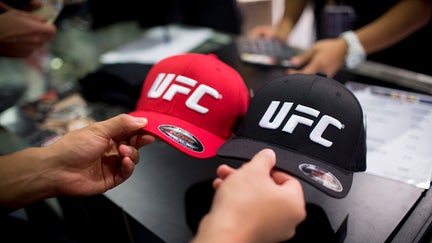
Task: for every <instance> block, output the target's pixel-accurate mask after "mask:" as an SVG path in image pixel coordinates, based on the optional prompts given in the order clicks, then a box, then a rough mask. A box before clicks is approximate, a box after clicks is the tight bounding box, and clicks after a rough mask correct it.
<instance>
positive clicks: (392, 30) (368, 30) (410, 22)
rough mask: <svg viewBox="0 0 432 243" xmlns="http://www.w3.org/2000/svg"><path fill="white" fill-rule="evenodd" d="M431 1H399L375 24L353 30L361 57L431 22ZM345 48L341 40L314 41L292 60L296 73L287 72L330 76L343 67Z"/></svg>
mask: <svg viewBox="0 0 432 243" xmlns="http://www.w3.org/2000/svg"><path fill="white" fill-rule="evenodd" d="M431 15H432V1H430V0H402V1H400V2H398V3H397V4H396V5H394V6H393V7H392V8H390V9H389V10H388V11H387V12H385V13H384V14H383V15H381V16H380V17H379V18H377V19H376V20H375V21H373V22H371V23H369V24H367V25H365V26H363V27H362V28H360V29H358V30H356V31H355V33H356V35H357V37H358V39H359V41H360V43H361V44H362V46H363V48H364V50H365V54H366V55H369V54H372V53H375V52H378V51H381V50H383V49H386V48H388V47H390V46H392V45H394V44H396V43H398V42H399V41H401V40H402V39H404V38H406V37H408V36H410V35H411V34H412V33H414V32H415V31H417V30H419V29H420V28H421V27H423V26H425V25H426V24H427V23H428V22H429V21H430V19H431ZM347 50H348V45H347V43H346V42H345V40H344V39H343V38H341V37H338V38H334V39H323V40H320V41H317V42H316V43H315V44H314V45H313V46H312V47H311V48H309V49H308V50H306V51H305V52H303V53H300V54H299V55H297V56H295V57H293V58H292V60H291V62H292V63H293V65H295V66H303V68H301V69H299V70H294V69H290V70H288V73H298V72H300V73H310V74H313V73H317V72H324V73H326V74H327V75H328V76H329V77H333V76H334V75H335V74H336V72H337V71H338V70H339V69H340V67H341V66H343V65H344V61H345V56H346V54H347Z"/></svg>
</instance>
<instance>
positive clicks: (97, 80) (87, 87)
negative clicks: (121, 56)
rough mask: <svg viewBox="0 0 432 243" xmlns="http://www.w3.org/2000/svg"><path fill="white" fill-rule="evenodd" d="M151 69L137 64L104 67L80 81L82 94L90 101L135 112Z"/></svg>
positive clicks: (148, 66)
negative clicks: (123, 107)
mask: <svg viewBox="0 0 432 243" xmlns="http://www.w3.org/2000/svg"><path fill="white" fill-rule="evenodd" d="M151 67H152V65H147V64H137V63H121V64H108V65H104V66H102V67H101V68H99V69H98V70H96V71H95V72H93V73H89V74H87V75H86V76H85V77H83V78H82V79H80V80H79V84H80V88H81V90H80V91H81V94H82V95H83V97H84V98H85V99H86V100H88V101H98V102H99V101H100V102H106V103H108V104H114V105H123V106H126V107H128V108H129V109H130V110H133V109H134V108H135V104H136V102H137V101H138V98H139V96H140V94H141V87H142V84H143V82H144V80H145V77H146V76H147V73H148V71H149V70H150V68H151Z"/></svg>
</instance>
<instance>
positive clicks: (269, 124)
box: [259, 101, 344, 147]
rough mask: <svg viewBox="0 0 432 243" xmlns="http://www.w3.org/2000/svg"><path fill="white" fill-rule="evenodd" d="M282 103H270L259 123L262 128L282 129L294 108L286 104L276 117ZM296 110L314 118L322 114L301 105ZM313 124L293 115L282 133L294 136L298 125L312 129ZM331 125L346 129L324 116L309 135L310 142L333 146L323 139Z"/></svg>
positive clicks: (338, 122)
mask: <svg viewBox="0 0 432 243" xmlns="http://www.w3.org/2000/svg"><path fill="white" fill-rule="evenodd" d="M280 103H281V102H280V101H272V102H271V103H270V105H269V107H268V108H267V110H266V112H265V114H264V116H263V117H262V118H261V120H260V122H259V126H260V127H262V128H267V129H273V130H276V129H278V128H279V127H280V125H281V124H282V122H283V121H284V120H285V117H286V116H287V115H288V112H289V111H290V110H291V107H292V106H293V103H292V102H284V103H283V105H282V108H281V109H280V110H279V112H278V113H277V115H276V116H274V115H275V112H276V110H277V108H278V107H279V104H280ZM295 110H296V111H298V112H301V113H304V114H307V115H310V116H312V117H318V115H319V113H320V111H318V110H316V109H313V108H310V107H308V106H304V105H300V104H298V105H297V106H296V108H295ZM272 117H274V119H273V121H271V119H272ZM313 122H314V121H313V120H312V119H309V118H306V117H303V116H299V115H296V114H293V115H291V117H290V118H289V119H288V121H287V122H286V123H285V126H284V127H283V128H282V131H284V132H287V133H290V134H292V133H293V132H294V129H295V128H296V127H297V124H303V125H306V126H309V127H311V126H312V124H313ZM329 125H333V126H334V127H336V128H338V129H339V130H340V129H343V128H344V125H343V124H342V123H341V122H340V121H339V120H337V119H335V118H333V117H331V116H328V115H324V116H323V117H321V119H320V120H319V121H318V123H317V125H316V126H315V127H314V128H313V129H312V131H311V133H310V134H309V138H310V140H311V141H313V142H316V143H318V144H321V145H323V146H325V147H330V146H332V144H333V142H332V141H329V140H327V139H325V138H323V137H322V135H323V133H324V131H325V130H326V129H327V127H328V126H329Z"/></svg>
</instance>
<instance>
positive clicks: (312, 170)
mask: <svg viewBox="0 0 432 243" xmlns="http://www.w3.org/2000/svg"><path fill="white" fill-rule="evenodd" d="M299 169H300V171H301V172H303V174H305V175H306V176H308V177H309V178H311V179H312V180H313V181H315V182H316V183H318V184H320V185H322V186H324V187H326V188H328V189H330V190H332V191H335V192H341V191H342V190H343V187H342V184H341V183H340V181H339V180H338V179H337V178H336V176H334V175H333V174H332V173H331V172H330V171H328V170H326V169H323V168H321V167H319V166H316V165H313V164H300V165H299Z"/></svg>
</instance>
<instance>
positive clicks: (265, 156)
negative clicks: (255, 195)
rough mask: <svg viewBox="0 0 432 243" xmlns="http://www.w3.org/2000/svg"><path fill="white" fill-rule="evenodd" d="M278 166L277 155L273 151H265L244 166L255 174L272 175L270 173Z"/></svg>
mask: <svg viewBox="0 0 432 243" xmlns="http://www.w3.org/2000/svg"><path fill="white" fill-rule="evenodd" d="M275 164H276V155H275V153H274V151H273V150H271V149H263V150H261V151H260V152H258V153H257V154H255V155H254V157H253V158H252V159H251V161H250V162H249V163H246V164H244V167H247V168H248V169H250V170H253V171H254V174H262V175H270V171H271V170H272V168H273V167H274V166H275Z"/></svg>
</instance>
